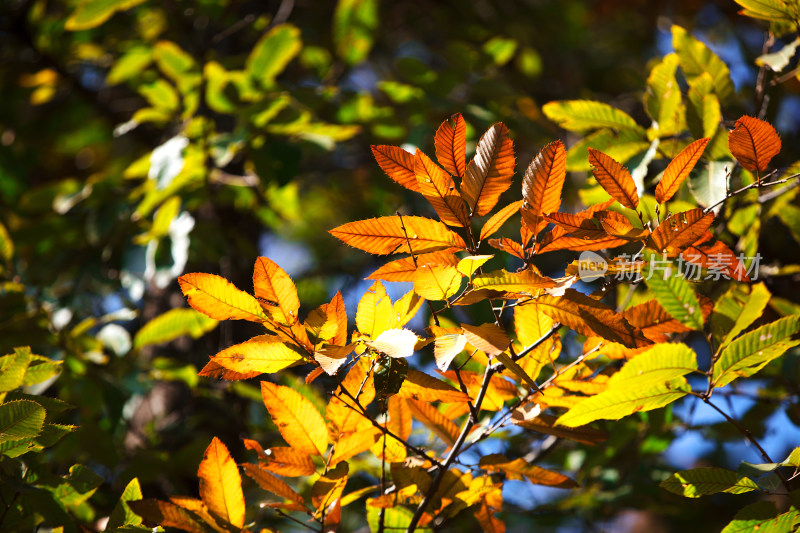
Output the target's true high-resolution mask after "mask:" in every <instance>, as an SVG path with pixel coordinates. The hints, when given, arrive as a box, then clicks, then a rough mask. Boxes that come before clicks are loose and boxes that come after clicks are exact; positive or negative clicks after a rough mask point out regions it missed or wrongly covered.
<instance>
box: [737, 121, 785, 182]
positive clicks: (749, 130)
mask: <svg viewBox="0 0 800 533" xmlns="http://www.w3.org/2000/svg"><path fill="white" fill-rule="evenodd" d="M728 148H729V149H730V151H731V153H732V154H733V157H735V158H736V160H737V161H738V162H739V164H740V165H742V166H743V167H744V168H746V169H747V170H749V171H751V172H762V171H764V170H766V169H767V166H769V162H770V161H771V160H772V158H773V157H775V156H776V155H778V153H780V151H781V138H780V137H778V133H777V132H776V131H775V128H773V127H772V125H771V124H770V123H769V122H766V121H763V120H761V119H758V118H755V117H749V116H747V115H744V116H742V117H741V118H740V119H739V120H737V121H736V125H735V127H734V129H733V130H732V131H731V132H730V133H729V134H728Z"/></svg>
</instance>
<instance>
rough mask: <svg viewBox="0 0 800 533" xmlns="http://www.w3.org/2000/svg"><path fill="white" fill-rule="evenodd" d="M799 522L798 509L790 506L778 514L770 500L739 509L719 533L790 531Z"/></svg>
mask: <svg viewBox="0 0 800 533" xmlns="http://www.w3.org/2000/svg"><path fill="white" fill-rule="evenodd" d="M798 523H800V511H798V510H797V509H795V508H794V507H792V508H791V509H790V510H789V511H787V512H785V513H782V514H778V510H777V509H776V508H775V504H774V503H773V502H771V501H759V502H756V503H751V504H750V505H746V506H744V507H742V508H741V509H739V512H737V513H736V516H734V517H733V520H731V521H730V522H729V523H728V525H727V526H725V528H724V529H723V530H722V532H721V533H749V532H751V531H758V532H759V533H781V532H782V531H792V530H793V529H795V528H796V526H797V524H798Z"/></svg>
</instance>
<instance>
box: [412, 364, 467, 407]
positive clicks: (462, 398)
mask: <svg viewBox="0 0 800 533" xmlns="http://www.w3.org/2000/svg"><path fill="white" fill-rule="evenodd" d="M397 397H398V398H411V399H413V400H420V401H424V402H435V401H437V400H438V401H440V402H443V403H452V402H468V401H469V396H467V395H466V394H464V393H463V392H461V391H459V390H456V389H455V388H454V387H453V386H452V385H450V384H449V383H447V382H445V381H442V380H441V379H436V378H435V377H433V376H429V375H428V374H425V373H424V372H420V371H419V370H414V369H409V370H408V374H407V375H406V379H405V381H403V386H402V387H400V391H398V393H397Z"/></svg>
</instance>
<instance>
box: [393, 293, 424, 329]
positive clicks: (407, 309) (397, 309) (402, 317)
mask: <svg viewBox="0 0 800 533" xmlns="http://www.w3.org/2000/svg"><path fill="white" fill-rule="evenodd" d="M423 301H424V300H423V299H422V298H420V297H419V296H418V295H417V293H415V292H414V291H413V290H411V291H408V292H407V293H405V294H404V295H403V296H402V297H401V298H400V299H399V300H397V301H396V302H395V303H393V304H392V311H393V314H392V317H393V318H394V320H393V322H392V327H395V328H401V327H403V326H405V325H406V324H408V321H409V320H411V319H412V318H414V315H416V314H417V311H419V308H420V307H421V306H422V302H423Z"/></svg>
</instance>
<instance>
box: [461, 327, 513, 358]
mask: <svg viewBox="0 0 800 533" xmlns="http://www.w3.org/2000/svg"><path fill="white" fill-rule="evenodd" d="M461 329H462V330H463V331H464V336H465V337H466V338H467V342H469V343H470V344H471V345H473V346H474V347H475V348H477V349H479V350H480V351H482V352H483V353H485V354H486V355H489V356H494V355H497V354H500V353H503V352H505V351H506V350H508V346H509V345H510V344H511V340H510V339H509V338H508V335H506V332H505V331H504V330H503V329H502V328H501V327H499V326H498V325H497V324H482V325H480V326H471V325H469V324H461Z"/></svg>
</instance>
